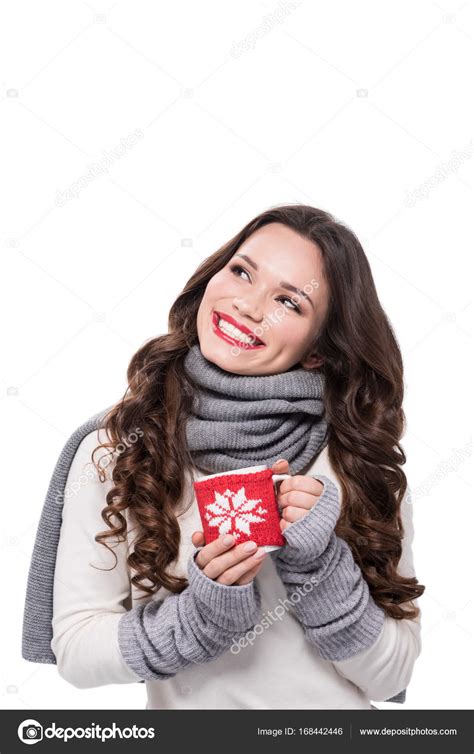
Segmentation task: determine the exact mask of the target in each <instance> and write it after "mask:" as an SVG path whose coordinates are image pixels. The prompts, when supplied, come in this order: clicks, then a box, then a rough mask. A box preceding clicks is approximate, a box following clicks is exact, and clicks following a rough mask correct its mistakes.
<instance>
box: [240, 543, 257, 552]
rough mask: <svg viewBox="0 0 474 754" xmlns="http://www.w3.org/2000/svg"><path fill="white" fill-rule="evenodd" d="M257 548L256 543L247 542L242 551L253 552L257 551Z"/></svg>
mask: <svg viewBox="0 0 474 754" xmlns="http://www.w3.org/2000/svg"><path fill="white" fill-rule="evenodd" d="M256 546H257V545H256V544H255V542H246V544H245V545H244V546H243V548H242V549H243V551H244V552H252V550H255V548H256Z"/></svg>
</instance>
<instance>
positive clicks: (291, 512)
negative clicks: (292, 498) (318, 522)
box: [282, 505, 308, 524]
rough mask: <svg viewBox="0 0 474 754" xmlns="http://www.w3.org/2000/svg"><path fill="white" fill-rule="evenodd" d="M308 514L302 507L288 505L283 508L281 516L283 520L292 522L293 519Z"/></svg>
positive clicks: (297, 519) (295, 519) (296, 519)
mask: <svg viewBox="0 0 474 754" xmlns="http://www.w3.org/2000/svg"><path fill="white" fill-rule="evenodd" d="M307 514H308V511H307V510H305V509H304V508H295V507H294V506H291V505H289V506H288V508H284V509H283V513H282V518H283V520H284V521H288V522H289V523H290V524H293V523H294V522H295V521H299V520H300V519H302V518H304V517H305V516H306V515H307Z"/></svg>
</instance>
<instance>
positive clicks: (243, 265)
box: [197, 223, 329, 375]
mask: <svg viewBox="0 0 474 754" xmlns="http://www.w3.org/2000/svg"><path fill="white" fill-rule="evenodd" d="M296 289H298V290H296ZM328 293H329V290H328V287H327V284H326V282H325V279H324V274H323V264H322V257H321V252H320V249H319V247H318V246H317V245H316V244H315V243H314V242H313V241H309V240H308V239H306V238H302V237H301V236H300V235H299V234H298V233H296V232H295V231H294V230H292V229H291V228H288V227H287V226H286V225H283V224H282V223H270V224H268V225H265V226H263V227H262V228H259V229H258V230H256V231H255V232H254V233H253V234H252V235H251V236H250V237H249V238H248V239H247V240H246V241H244V243H243V244H242V245H241V246H240V248H239V249H238V250H237V251H236V253H235V254H234V256H233V257H232V259H231V260H230V261H229V262H228V263H227V264H226V265H225V267H223V269H222V270H220V271H219V272H218V273H216V274H215V275H214V276H213V277H212V278H211V279H210V280H209V282H208V284H207V286H206V290H205V292H204V296H203V298H202V301H201V304H200V306H199V310H198V314H197V332H198V338H199V345H200V349H201V352H202V355H203V356H204V357H205V358H206V359H207V360H208V361H211V362H213V363H214V364H216V365H217V366H219V367H221V369H225V370H226V371H228V372H233V373H235V374H247V375H264V374H279V373H281V372H286V371H288V369H291V367H293V366H295V365H296V364H298V365H300V366H303V367H306V368H311V367H316V366H319V364H320V363H321V362H320V361H318V360H317V359H316V358H314V357H313V358H309V357H308V358H305V357H306V356H307V354H308V351H309V350H310V348H311V344H312V343H313V341H314V339H315V336H316V335H317V333H318V330H319V327H320V325H321V323H322V321H323V319H324V316H325V313H326V310H327V305H328ZM305 294H306V295H305ZM242 328H243V329H242ZM249 331H250V333H252V334H253V336H256V337H257V338H258V342H257V347H254V344H255V340H252V335H249V334H248V333H249ZM245 333H247V336H245ZM249 339H251V340H250V342H249Z"/></svg>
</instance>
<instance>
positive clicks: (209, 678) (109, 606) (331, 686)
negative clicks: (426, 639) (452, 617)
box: [51, 429, 421, 709]
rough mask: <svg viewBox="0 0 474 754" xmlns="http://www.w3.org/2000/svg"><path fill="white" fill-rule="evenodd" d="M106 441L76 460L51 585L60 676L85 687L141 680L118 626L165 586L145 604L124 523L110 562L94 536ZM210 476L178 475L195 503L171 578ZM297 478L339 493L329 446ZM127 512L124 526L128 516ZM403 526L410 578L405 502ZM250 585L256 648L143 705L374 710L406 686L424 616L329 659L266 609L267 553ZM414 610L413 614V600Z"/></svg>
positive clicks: (105, 486) (183, 675) (272, 602)
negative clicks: (258, 609) (197, 490)
mask: <svg viewBox="0 0 474 754" xmlns="http://www.w3.org/2000/svg"><path fill="white" fill-rule="evenodd" d="M105 439H106V435H105V430H103V429H101V430H100V431H99V432H98V431H96V430H95V431H94V432H91V433H90V434H88V435H87V436H86V437H85V438H84V440H83V441H82V443H81V444H80V446H79V448H78V450H77V452H76V455H75V458H74V460H73V462H72V465H71V468H70V472H69V476H68V480H67V484H66V491H65V499H64V508H63V522H62V527H61V535H60V539H59V544H58V551H57V560H56V570H55V578H54V608H53V640H52V642H51V648H52V650H53V652H54V653H55V655H56V658H57V668H58V672H59V674H60V676H61V677H62V678H64V679H65V680H66V681H68V682H69V683H71V684H73V685H74V686H76V687H77V688H81V689H86V688H92V687H95V686H104V685H107V684H110V683H133V682H137V681H139V680H140V679H139V677H138V676H137V675H135V673H134V672H133V671H132V670H131V668H129V667H128V665H127V664H126V663H125V661H124V659H123V657H122V655H121V653H120V650H119V645H118V641H117V631H118V622H119V620H120V617H121V616H122V614H123V613H124V612H125V611H126V610H128V609H130V608H132V607H134V606H135V605H137V604H143V603H144V602H147V601H148V600H150V599H163V598H164V597H166V596H167V595H168V594H169V592H168V591H167V590H166V589H164V588H161V589H160V590H159V591H158V592H156V593H155V594H154V595H153V597H149V596H148V595H145V596H144V593H143V592H142V591H140V590H137V588H136V587H135V586H134V585H132V584H131V581H130V573H129V569H128V566H127V563H126V559H127V554H128V552H129V551H130V550H133V528H131V527H130V525H129V528H128V533H127V541H126V542H121V543H117V542H116V540H114V539H113V538H109V539H107V540H106V541H107V543H108V544H109V546H111V545H112V543H113V542H115V544H114V552H115V554H116V555H117V559H118V562H117V565H116V566H115V567H113V566H114V563H115V559H114V557H113V556H112V554H111V553H110V552H109V551H108V550H107V549H106V548H105V547H104V546H103V545H102V544H100V543H97V542H95V540H94V537H95V535H96V534H97V533H98V532H99V531H104V530H106V528H107V526H106V524H105V523H104V521H103V520H102V518H101V515H100V514H101V511H102V509H103V508H104V506H105V504H106V502H105V496H106V494H107V492H108V491H109V490H110V489H111V487H112V486H113V483H112V481H111V477H110V469H111V466H110V467H109V470H108V479H107V481H106V482H104V483H101V482H100V481H99V479H98V477H97V473H96V471H95V468H94V466H93V464H92V463H91V461H90V456H91V452H92V450H93V449H94V448H95V447H96V446H97V445H98V444H99V442H101V441H104V440H105ZM101 452H103V451H101ZM98 455H99V454H98V453H97V454H96V456H95V457H96V458H97V456H98ZM206 473H207V472H202V471H200V470H199V469H197V468H193V470H192V473H191V474H190V473H187V474H186V487H185V493H184V495H183V500H182V501H181V508H180V510H181V509H182V510H185V508H187V507H188V505H189V503H190V502H191V505H190V506H189V509H188V510H187V511H186V512H184V513H183V515H181V516H179V517H178V522H179V526H180V529H181V545H180V550H179V556H178V559H177V561H176V563H175V564H174V567H173V573H175V574H176V575H179V576H184V577H186V576H187V571H186V563H187V561H188V558H189V555H190V554H191V552H192V551H193V550H194V549H195V548H194V545H193V544H192V541H191V534H192V533H193V532H194V531H196V530H198V529H202V526H201V521H200V516H199V511H198V507H197V502H196V500H195V497H194V490H193V487H192V479H198V478H199V477H200V476H203V475H205V474H206ZM301 473H304V474H311V473H321V474H325V475H327V476H328V477H329V478H330V479H332V480H333V481H334V482H335V484H336V486H337V487H338V488H339V489H340V484H339V482H338V480H337V477H336V476H335V474H334V470H333V469H332V467H331V465H330V462H329V458H328V453H327V448H325V449H324V450H323V451H322V452H321V453H320V455H319V457H318V458H317V459H316V461H315V462H314V463H312V464H311V465H310V466H309V467H308V468H306V469H304V471H302V472H301ZM125 517H126V519H127V522H128V523H129V516H128V511H125ZM402 520H403V526H404V528H405V537H404V539H403V543H402V544H403V554H402V558H401V561H400V565H399V571H400V573H402V574H403V575H406V576H413V575H415V573H414V565H413V555H412V541H413V521H412V506H411V505H410V504H409V502H408V495H406V496H405V499H404V500H403V502H402ZM129 548H130V549H129ZM90 563H91V564H92V565H94V566H96V568H93V567H91V565H90ZM99 569H102V570H99ZM105 569H111V570H105ZM256 580H257V583H258V586H259V589H260V593H261V596H262V613H263V614H264V615H266V616H267V620H266V622H265V625H266V627H265V629H264V630H263V631H262V632H261V633H259V634H258V635H256V636H255V637H254V639H255V640H254V641H253V644H252V645H247V646H246V647H245V648H243V649H242V650H241V651H240V652H239V653H236V654H234V653H233V652H231V651H230V650H229V651H227V652H225V653H224V654H223V655H221V656H220V657H218V658H217V659H214V660H213V661H211V662H208V663H206V664H203V665H193V666H190V667H188V668H185V669H183V670H182V671H181V672H179V673H177V675H176V676H174V677H172V678H170V679H167V680H166V681H162V680H152V681H146V682H145V687H146V691H147V696H148V701H147V705H146V706H147V708H148V709H344V708H348V709H370V708H371V704H370V701H371V700H372V701H384V700H386V699H388V698H389V697H391V696H394V695H395V694H397V693H398V692H400V691H401V690H403V689H404V688H406V687H407V686H408V683H409V681H410V678H411V675H412V672H413V667H414V663H415V661H416V659H417V657H418V656H419V654H420V652H421V637H420V631H421V623H420V616H419V617H418V619H417V620H395V619H393V618H391V617H389V616H387V615H385V618H384V627H383V630H382V632H381V634H380V635H379V637H378V639H377V640H376V642H375V644H373V645H372V646H371V647H370V648H368V649H365V650H364V651H362V652H360V653H359V654H358V655H355V656H353V657H351V658H349V659H347V660H342V661H336V662H328V661H326V660H323V659H322V658H321V657H320V656H319V655H318V653H317V651H316V649H315V647H314V646H312V645H311V644H310V643H309V642H308V641H307V639H305V637H304V634H303V630H302V627H301V625H300V624H299V622H298V620H297V619H296V616H295V615H294V613H293V611H292V609H291V607H290V608H289V609H285V611H284V614H283V616H282V615H281V613H282V610H281V608H280V610H279V611H278V615H279V616H280V617H279V618H277V617H276V614H274V613H273V612H272V611H274V610H275V608H276V607H277V606H278V605H282V604H285V602H284V601H285V599H286V597H287V595H286V591H285V587H284V585H283V583H282V582H281V580H280V578H279V577H278V575H277V573H276V570H275V565H274V563H273V561H272V559H271V558H270V557H269V556H267V558H266V559H265V562H264V565H263V566H262V568H261V570H260V572H259V574H258V575H257V577H256ZM139 597H142V599H139ZM286 604H287V603H286ZM414 604H415V605H417V606H418V607H419V605H418V601H417V600H415V601H414Z"/></svg>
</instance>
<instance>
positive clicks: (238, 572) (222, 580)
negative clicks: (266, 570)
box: [216, 549, 267, 586]
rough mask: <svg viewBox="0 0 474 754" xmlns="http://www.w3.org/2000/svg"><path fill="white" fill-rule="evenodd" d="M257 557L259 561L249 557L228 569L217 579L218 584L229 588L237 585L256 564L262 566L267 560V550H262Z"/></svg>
mask: <svg viewBox="0 0 474 754" xmlns="http://www.w3.org/2000/svg"><path fill="white" fill-rule="evenodd" d="M255 555H259V558H258V560H256V558H255V556H251V557H247V558H245V560H241V561H240V562H239V563H237V565H234V566H232V567H231V568H227V569H226V570H225V571H224V572H223V573H221V574H220V575H219V576H218V577H217V579H216V581H217V583H218V584H226V585H228V586H230V585H231V584H235V582H236V581H237V580H238V579H239V578H240V577H241V576H244V575H245V574H246V573H247V572H248V571H251V570H252V569H253V568H254V567H255V565H256V564H258V565H260V563H261V562H262V560H264V559H265V558H266V555H267V553H266V552H265V550H262V549H260V550H258V551H257V553H255Z"/></svg>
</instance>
